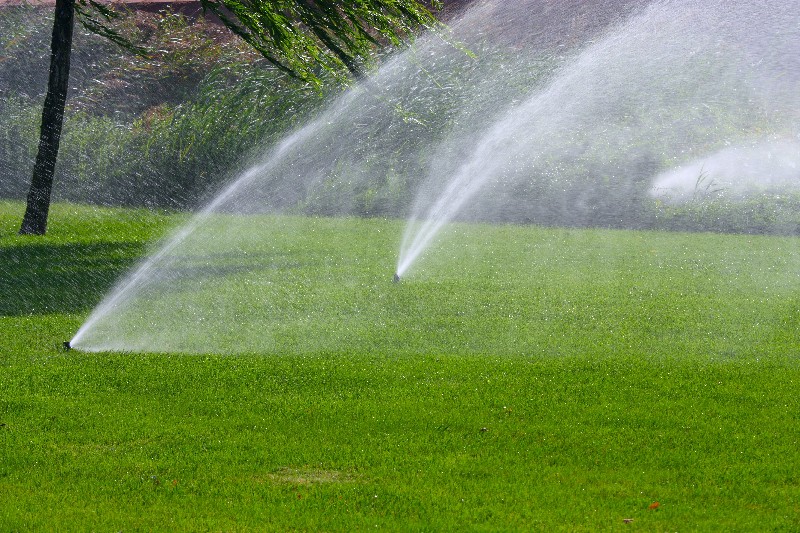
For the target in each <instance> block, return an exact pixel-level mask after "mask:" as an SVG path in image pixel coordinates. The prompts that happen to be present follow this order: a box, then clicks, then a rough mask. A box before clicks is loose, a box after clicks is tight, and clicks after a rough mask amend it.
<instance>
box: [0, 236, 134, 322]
mask: <svg viewBox="0 0 800 533" xmlns="http://www.w3.org/2000/svg"><path fill="white" fill-rule="evenodd" d="M143 250H144V245H143V244H141V243H130V242H108V243H94V244H27V245H19V246H13V247H10V248H0V316H18V315H28V314H49V313H75V312H81V311H86V310H89V309H91V308H92V307H94V306H95V305H96V304H97V303H98V302H99V301H100V299H101V298H102V297H103V295H104V294H105V293H106V292H107V291H108V290H109V289H110V288H111V286H112V285H113V283H114V281H115V280H116V279H117V278H118V277H119V276H121V275H122V274H123V273H124V272H125V271H126V270H127V269H128V268H130V267H131V266H132V265H133V263H134V262H136V260H137V259H138V258H139V257H140V255H141V254H142V252H143Z"/></svg>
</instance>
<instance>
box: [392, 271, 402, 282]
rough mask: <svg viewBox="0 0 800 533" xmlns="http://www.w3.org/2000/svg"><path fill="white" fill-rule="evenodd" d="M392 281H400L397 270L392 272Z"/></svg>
mask: <svg viewBox="0 0 800 533" xmlns="http://www.w3.org/2000/svg"><path fill="white" fill-rule="evenodd" d="M392 281H393V282H395V283H397V282H398V281H400V274H398V273H397V272H395V274H394V277H393V278H392Z"/></svg>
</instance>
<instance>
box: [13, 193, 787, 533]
mask: <svg viewBox="0 0 800 533" xmlns="http://www.w3.org/2000/svg"><path fill="white" fill-rule="evenodd" d="M21 214H22V205H21V204H19V203H0V350H1V351H0V424H1V425H0V530H3V531H6V530H11V531H14V530H20V531H27V530H42V529H44V530H54V529H55V530H78V531H85V530H97V531H107V530H108V531H110V530H123V531H130V530H215V531H217V530H225V531H230V530H276V531H286V530H293V529H294V530H314V531H316V530H326V531H354V530H365V529H371V530H374V529H378V530H401V531H406V530H413V531H416V530H426V531H441V530H491V531H509V530H518V531H529V530H547V531H549V530H566V531H576V530H578V531H579V530H585V531H596V530H633V531H666V530H705V531H720V530H753V531H763V530H782V531H796V530H798V529H800V474H798V472H800V451H799V450H800V442H798V440H800V364H798V359H799V358H800V357H799V356H800V340H799V338H798V322H799V321H800V275H798V272H799V270H798V266H800V256H798V252H800V246H798V244H800V242H798V240H797V239H796V238H787V237H757V236H733V235H713V234H678V233H655V232H649V233H648V232H629V231H605V230H568V229H548V228H535V227H515V226H496V227H492V226H480V225H456V226H454V227H453V229H452V231H451V235H450V236H448V237H447V238H446V239H445V240H444V241H443V242H442V243H441V245H440V246H438V247H437V248H436V249H434V250H433V251H432V252H431V253H430V254H428V256H427V257H426V258H425V259H424V260H423V261H422V262H421V263H420V265H419V267H418V268H417V269H416V270H415V271H413V272H412V273H411V275H410V276H408V278H407V279H404V280H403V281H402V282H401V283H399V284H392V283H391V281H390V280H391V276H392V273H393V265H394V261H395V257H394V254H395V253H396V247H397V242H398V240H399V237H400V235H401V232H402V224H401V223H400V222H397V221H381V220H366V221H360V220H346V219H335V220H331V219H302V218H291V217H286V218H279V219H275V218H262V219H258V220H259V223H260V225H261V226H269V227H271V228H272V230H270V231H269V239H268V240H262V241H259V242H260V243H261V244H254V245H253V246H255V247H256V250H259V251H260V252H261V255H260V256H259V257H262V258H265V257H268V258H269V260H266V259H265V260H263V261H261V262H259V261H255V262H248V261H244V260H243V261H242V263H243V264H244V265H245V266H246V267H247V268H226V265H227V266H230V265H229V263H231V262H233V263H234V264H236V263H237V260H236V258H235V257H234V258H233V259H231V256H230V254H229V253H222V254H221V255H219V256H214V257H210V256H209V253H210V252H203V253H201V252H202V250H199V249H196V250H194V252H192V254H189V255H190V256H191V257H193V258H195V259H196V258H197V257H202V258H203V261H204V262H205V263H208V262H212V263H213V262H215V261H219V262H221V263H225V265H216V267H219V268H216V267H215V268H214V269H213V273H214V275H213V276H208V277H207V279H206V280H205V282H204V288H203V289H202V290H200V291H197V290H196V288H191V287H189V288H182V287H180V286H176V287H175V288H174V291H173V292H172V295H171V296H170V298H176V299H177V300H170V301H173V302H174V301H181V299H183V300H186V298H188V297H187V293H188V292H192V291H193V292H196V294H195V297H196V301H198V302H201V303H202V305H200V306H199V308H198V306H195V308H194V311H196V312H197V313H200V315H203V313H211V314H210V315H208V316H209V317H210V318H213V319H214V322H215V323H216V325H215V326H211V327H209V328H205V327H194V326H191V325H186V324H183V322H182V321H181V320H180V317H181V313H182V312H184V311H185V305H183V304H181V305H177V306H173V307H176V308H177V311H175V313H177V314H173V313H172V312H171V311H170V312H169V313H168V312H167V307H166V306H165V301H161V300H159V299H158V298H155V299H153V300H149V301H147V302H144V303H143V304H142V307H141V309H140V311H139V313H140V314H141V313H142V312H143V311H146V312H145V313H144V314H147V313H149V312H155V311H154V310H156V309H159V306H161V307H160V309H161V313H162V314H160V315H158V316H159V318H160V320H159V324H160V325H161V326H162V328H161V329H162V330H167V331H170V332H171V331H179V332H180V335H178V333H176V336H180V337H181V338H182V339H183V340H181V342H180V343H179V344H178V345H177V348H176V349H175V350H174V351H164V350H163V349H162V350H161V352H160V353H138V352H123V353H119V352H98V353H86V352H80V351H76V350H73V351H66V352H65V351H63V350H62V349H61V343H62V342H63V341H65V340H69V339H70V338H71V336H72V335H73V334H74V333H75V332H76V331H77V329H78V328H79V327H80V325H81V323H82V322H83V320H84V319H85V318H86V317H87V316H88V314H89V312H90V311H91V309H92V308H93V307H94V305H95V304H97V303H98V302H99V301H100V300H101V299H102V297H103V295H104V294H105V293H106V291H107V290H108V289H109V288H110V287H111V286H112V285H113V283H114V281H115V279H117V278H118V277H119V276H121V275H122V274H123V273H124V272H125V271H126V270H127V269H128V268H130V267H131V266H133V265H134V264H135V263H136V261H137V259H138V258H140V257H141V256H142V255H143V254H144V253H145V252H146V250H148V244H149V243H151V242H153V241H154V240H156V239H157V238H158V237H160V236H162V235H164V234H165V233H166V232H167V231H168V228H170V227H173V226H174V225H176V224H177V223H178V222H179V221H180V220H183V217H181V216H177V215H171V216H169V215H162V214H155V213H152V212H147V211H136V210H119V209H118V210H111V209H99V208H90V207H84V206H74V205H66V204H62V205H56V206H55V207H54V210H53V213H52V218H51V226H50V233H49V235H48V236H46V237H43V238H34V237H19V236H17V235H16V229H17V225H18V223H19V221H20V219H21ZM254 220H255V219H254ZM267 222H268V223H267ZM226 243H227V244H226V246H228V245H229V246H230V249H234V250H235V249H238V248H241V246H242V244H241V242H240V241H239V240H238V239H227V240H226ZM198 246H201V247H202V243H199V244H198ZM223 252H224V251H223ZM268 252H269V253H271V254H272V255H268ZM193 260H194V259H193ZM189 266H192V265H189ZM189 270H191V269H189ZM195 270H196V269H195ZM220 273H222V274H220ZM254 294H257V295H258V297H256V296H254ZM256 304H259V305H256ZM237 306H238V307H237ZM198 309H199V310H198ZM242 310H246V311H247V312H242ZM237 312H239V316H238V317H237V319H238V323H239V328H240V329H236V328H233V329H232V328H231V327H228V326H225V327H223V326H222V325H220V324H219V322H220V321H224V320H225V319H226V317H227V316H229V315H231V314H233V315H236V313H237ZM161 317H163V319H162V318H161ZM201 322H202V321H201ZM131 323H132V324H135V323H136V318H135V317H134V318H131ZM140 325H141V326H142V327H144V325H143V323H142V324H140ZM215 328H216V329H215ZM115 331H117V330H115ZM119 334H120V335H123V334H127V333H125V332H122V331H119ZM161 337H163V338H162V340H158V339H155V340H154V341H153V342H154V344H153V347H154V348H153V349H161V348H163V346H168V345H167V344H164V343H165V342H166V341H167V340H168V339H169V337H170V335H166V334H163V335H162V336H161ZM194 337H199V341H198V342H197V343H196V344H193V342H195V341H193V338H194ZM239 337H247V339H245V340H243V339H241V338H239ZM261 339H268V340H261ZM156 341H157V342H156ZM159 343H161V344H159ZM202 346H212V347H213V348H214V351H215V352H216V353H206V354H187V353H181V352H184V351H189V352H190V351H193V350H195V351H196V350H198V349H199V348H198V347H202ZM231 354H237V355H231ZM654 502H658V505H657V506H655V504H654ZM626 519H632V520H633V521H632V522H630V523H626V522H625V520H626Z"/></svg>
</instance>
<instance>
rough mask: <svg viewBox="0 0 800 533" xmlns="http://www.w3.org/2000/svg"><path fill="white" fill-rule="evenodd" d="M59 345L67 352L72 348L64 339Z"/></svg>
mask: <svg viewBox="0 0 800 533" xmlns="http://www.w3.org/2000/svg"><path fill="white" fill-rule="evenodd" d="M61 346H62V347H63V348H64V351H65V352H68V351H70V350H71V349H72V345H71V344H70V343H69V341H64V343H63V344H62V345H61Z"/></svg>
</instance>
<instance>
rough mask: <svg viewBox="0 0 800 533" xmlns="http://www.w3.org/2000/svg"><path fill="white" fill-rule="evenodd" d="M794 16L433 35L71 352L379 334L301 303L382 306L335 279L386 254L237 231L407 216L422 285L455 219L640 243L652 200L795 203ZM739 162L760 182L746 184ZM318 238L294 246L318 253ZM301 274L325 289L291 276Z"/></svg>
mask: <svg viewBox="0 0 800 533" xmlns="http://www.w3.org/2000/svg"><path fill="white" fill-rule="evenodd" d="M791 11H792V10H789V9H786V8H785V5H784V4H782V3H780V2H770V1H767V2H758V3H753V2H744V1H732V2H729V1H725V2H723V1H712V2H707V1H706V2H699V1H687V0H682V1H681V0H673V1H663V2H661V1H659V2H652V3H650V4H647V5H644V6H642V4H641V3H640V2H634V1H622V0H617V1H612V0H608V1H605V2H592V3H589V2H582V1H578V0H574V1H568V2H563V3H558V6H557V7H556V6H555V3H543V2H535V1H533V0H520V1H518V2H494V1H488V0H487V1H481V2H476V3H475V5H474V6H473V7H472V8H470V9H469V10H468V11H467V12H465V13H464V14H463V16H462V17H461V18H459V19H458V20H456V21H453V22H452V23H451V26H452V31H453V35H452V40H454V41H458V42H460V43H462V44H463V45H464V46H465V47H466V48H468V49H469V50H471V51H472V52H474V54H473V55H470V54H466V53H464V51H463V49H460V48H458V47H453V46H452V45H451V44H449V43H447V42H444V41H443V40H441V39H440V38H438V37H436V36H426V37H423V38H422V39H420V40H419V41H417V43H416V44H415V45H414V46H413V47H412V48H410V49H409V50H407V51H405V52H403V53H402V54H398V55H397V56H395V57H394V58H392V59H391V60H389V61H387V62H386V64H385V65H384V66H383V67H381V69H380V70H379V71H377V72H375V73H374V74H373V75H372V76H371V77H369V78H368V79H367V80H365V81H363V82H361V83H359V84H358V85H357V86H355V87H353V88H352V89H350V90H349V91H347V92H346V93H345V94H343V95H342V96H340V97H339V98H337V99H335V100H334V101H332V102H331V103H330V105H329V106H328V108H327V110H325V111H323V112H321V113H320V114H319V116H318V117H317V118H316V119H315V120H313V121H312V122H310V123H309V124H308V125H306V126H305V127H302V128H300V129H298V130H297V131H296V132H294V133H292V134H290V135H288V136H287V137H286V139H284V140H283V141H282V142H281V143H279V144H278V146H277V147H275V148H273V149H271V150H268V151H267V156H265V157H264V158H263V159H262V160H261V161H257V162H256V163H255V164H253V165H252V166H251V167H250V168H249V169H248V170H247V171H246V172H245V173H243V174H242V175H241V176H240V177H235V178H234V179H232V180H231V182H230V184H229V185H228V186H227V187H226V188H225V189H224V190H223V191H222V192H221V193H220V194H219V195H218V196H217V197H216V198H215V199H214V200H212V201H211V202H210V203H209V204H208V205H207V206H206V207H205V208H204V209H202V210H201V211H200V212H199V213H198V215H197V216H196V217H195V218H194V219H192V220H191V221H190V222H189V223H188V224H187V225H186V226H185V227H183V228H180V229H178V230H177V231H176V233H175V234H174V235H173V236H172V237H171V238H168V239H166V240H165V241H164V244H162V245H161V247H160V248H159V249H157V250H156V251H154V253H153V254H152V255H151V256H150V257H149V258H147V259H146V260H145V261H144V262H143V263H142V264H141V265H140V266H139V267H137V268H136V269H134V270H133V271H132V272H131V273H130V274H129V275H128V276H127V277H126V278H125V279H123V280H121V281H120V283H119V284H118V285H117V286H116V288H115V289H114V290H112V291H111V293H110V294H109V295H108V296H107V298H106V299H105V300H104V301H103V302H102V303H101V304H100V305H99V306H98V307H97V308H96V309H95V310H94V311H93V313H92V314H91V316H90V317H89V319H88V320H87V321H86V323H85V324H84V326H83V327H82V328H81V329H80V331H79V332H78V333H77V335H76V336H75V338H74V339H73V340H72V345H73V346H74V347H76V348H78V349H82V350H90V351H91V350H145V351H162V350H163V351H170V352H181V351H184V352H205V351H218V350H221V348H220V343H222V342H223V340H224V343H225V346H226V348H225V349H226V350H233V351H246V350H268V349H273V348H275V347H276V346H283V345H285V343H286V342H292V340H291V339H289V340H286V339H279V338H278V337H279V336H280V335H279V334H278V333H276V332H272V331H265V330H264V328H263V325H262V322H260V319H261V318H263V317H264V316H267V315H268V316H269V317H271V319H275V317H278V318H280V317H281V316H282V313H283V312H284V307H287V306H288V307H291V308H292V309H293V310H295V311H296V310H298V309H299V310H300V311H298V314H299V315H303V314H304V313H305V314H306V315H307V316H309V317H310V316H313V315H314V313H317V312H323V311H324V312H325V313H326V315H325V316H326V317H329V318H328V320H327V324H328V325H329V328H328V329H329V331H326V332H315V337H319V338H324V339H328V340H329V341H330V342H332V343H335V342H345V339H346V338H347V335H361V336H363V335H371V334H375V328H378V329H380V327H384V325H385V324H383V323H382V321H381V317H379V316H369V317H365V316H360V315H359V314H358V313H359V312H358V310H354V309H353V307H352V306H349V307H348V305H349V304H348V303H347V299H346V298H344V299H343V300H344V301H345V303H344V304H337V305H340V306H341V307H333V306H334V304H332V303H330V302H327V303H326V304H325V306H323V307H324V308H323V309H320V306H319V305H315V304H314V303H313V302H311V301H309V300H308V298H310V297H306V295H307V294H313V290H314V289H313V288H314V286H315V284H316V283H324V282H326V280H327V282H329V283H339V284H342V286H343V288H342V290H343V291H346V290H351V291H352V290H367V291H369V290H370V289H369V287H366V288H364V287H361V286H360V285H359V286H355V285H353V284H348V283H347V280H344V281H343V280H342V279H341V276H342V273H344V272H347V273H349V274H347V275H350V276H352V277H353V279H356V278H358V279H359V280H362V281H359V283H360V284H362V285H363V284H365V283H367V282H364V281H363V280H366V279H370V277H372V278H374V277H375V276H374V275H373V274H374V273H372V272H371V271H367V270H364V271H363V272H362V271H361V270H359V269H365V268H367V267H365V266H364V265H365V264H368V263H370V261H372V262H374V257H373V255H374V254H375V253H379V254H384V253H385V251H384V250H380V251H361V252H360V253H363V254H366V255H365V256H369V257H370V261H366V260H364V261H361V259H362V258H364V257H365V256H359V255H352V254H351V253H350V252H344V251H341V250H337V249H327V248H326V250H327V251H326V253H327V255H324V256H314V255H313V254H312V252H310V251H305V250H295V249H294V248H293V246H292V245H287V244H286V243H287V242H289V243H291V242H292V237H295V236H293V235H289V236H288V237H287V235H285V234H284V233H285V231H296V230H287V229H286V228H287V227H288V226H285V225H282V224H283V223H282V222H280V221H278V220H275V219H270V218H251V217H250V216H245V215H253V214H269V213H284V214H289V215H292V214H304V215H308V214H314V215H360V216H362V215H373V214H375V213H379V214H380V213H390V214H391V213H406V214H408V215H409V217H408V218H409V223H408V225H407V227H406V230H405V234H404V237H403V239H402V244H401V250H400V254H399V259H398V261H397V267H396V271H397V273H398V274H400V275H402V276H409V275H411V274H413V267H414V265H416V264H417V263H418V262H419V261H420V259H421V258H422V257H423V256H424V255H425V252H426V251H429V250H432V249H431V245H432V244H433V243H435V242H436V240H437V238H438V237H439V236H440V235H441V234H442V232H443V230H444V229H445V228H447V227H448V224H449V223H450V222H452V221H453V220H462V219H463V220H484V221H490V222H491V221H501V222H505V221H508V222H517V223H542V224H559V225H583V226H591V225H601V226H608V225H615V226H623V227H626V226H627V227H636V226H637V223H638V222H637V220H638V219H637V217H638V216H639V214H638V213H639V210H638V206H640V205H642V202H643V201H646V200H647V199H648V198H650V195H653V194H656V192H654V191H661V190H664V189H667V188H668V189H675V190H677V191H679V193H678V194H675V195H674V196H676V197H677V196H680V195H682V194H684V193H685V190H686V187H687V185H686V184H687V183H689V184H691V179H690V178H689V177H690V176H691V175H692V174H693V173H699V172H700V169H705V171H708V172H712V171H713V173H714V176H715V179H716V180H722V179H723V174H725V172H727V173H728V174H725V176H724V179H725V180H727V181H726V183H727V182H730V183H737V184H742V183H754V182H759V183H762V182H763V181H761V180H762V178H759V174H760V172H767V173H769V174H770V175H771V176H773V177H774V180H773V183H772V185H774V186H775V187H777V188H779V189H781V190H788V191H792V190H795V189H796V188H797V180H796V174H793V173H792V171H791V168H790V167H792V165H795V164H796V161H797V159H796V157H794V156H791V155H789V154H788V152H790V151H791V150H792V149H793V147H794V146H796V143H797V142H798V141H797V139H798V138H799V137H798V134H800V130H798V122H800V121H799V120H798V115H797V113H798V109H800V105H799V104H800V101H799V100H798V98H800V91H799V90H798V89H800V67H799V66H798V62H799V60H798V58H797V54H796V53H795V51H796V50H795V48H796V44H797V43H798V42H800V25H798V20H799V19H800V16H799V15H798V14H797V13H792V12H791ZM732 146H737V147H740V148H737V149H734V148H731V147H732ZM765 151H766V152H769V153H777V152H780V153H782V154H783V153H785V155H783V156H780V157H772V156H765V155H764V154H765V153H766V152H765ZM742 159H744V160H747V161H760V163H758V164H757V166H758V168H757V169H756V167H753V168H752V169H751V170H748V171H747V172H745V174H746V176H745V177H742V176H740V175H737V172H738V170H737V169H741V168H743V167H744V166H745V165H742V164H740V163H741V160H742ZM698 165H699V167H698ZM754 165H755V163H754ZM723 169H725V172H723ZM675 173H677V174H675ZM731 173H733V174H732V175H729V174H731ZM740 174H741V173H740ZM678 175H680V176H678ZM687 176H689V177H687ZM717 176H719V177H717ZM696 181H697V180H696V177H695V183H696ZM737 187H738V185H737ZM737 190H738V189H737ZM749 190H751V189H750V188H746V187H745V188H742V189H741V194H747V191H749ZM680 191H683V192H680ZM254 221H255V222H254ZM254 224H256V226H254ZM311 226H312V228H311V229H310V230H309V232H310V233H308V234H303V235H299V234H298V235H296V239H297V242H298V243H300V242H306V240H308V239H311V240H313V242H315V243H323V244H325V240H324V238H322V237H318V236H315V235H313V232H314V231H315V229H314V228H313V224H312V225H311ZM320 239H322V240H320ZM348 254H350V255H348ZM370 254H372V255H370ZM381 257H383V256H381ZM387 260H388V261H390V260H391V259H388V256H387ZM301 262H314V264H315V265H317V268H316V271H317V272H318V276H319V279H317V280H309V279H304V280H297V279H289V280H287V279H286V278H281V277H280V276H292V275H294V274H293V273H292V272H291V269H290V268H283V267H291V265H294V264H300V263H301ZM247 269H253V270H254V271H255V270H258V271H259V272H260V273H261V274H260V275H259V276H251V277H248V276H244V277H243V278H242V279H243V281H241V283H252V284H253V286H252V287H251V289H252V290H251V291H250V292H243V291H237V292H236V294H238V295H239V296H237V297H238V298H241V297H242V296H241V295H242V294H248V295H249V296H248V298H249V299H248V300H246V301H229V300H228V299H226V298H227V296H226V295H225V293H224V290H223V289H222V285H224V283H225V280H226V279H227V278H226V276H227V275H228V274H230V273H231V272H243V271H246V270H247ZM389 276H390V273H388V272H387V275H386V276H385V277H383V278H382V279H383V280H384V281H385V280H386V279H388V278H389ZM377 282H378V281H374V283H377ZM284 284H285V286H286V287H288V286H291V287H293V288H294V289H298V291H299V292H302V294H298V291H295V292H292V293H290V292H287V290H286V289H285V287H284ZM367 297H369V296H367ZM348 320H349V322H348ZM356 322H358V324H357V325H354V324H356ZM165 324H168V325H169V326H168V327H165ZM370 324H371V325H370ZM296 342H298V343H302V342H303V340H302V339H296ZM320 342H322V341H320ZM282 343H284V344H282Z"/></svg>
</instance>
